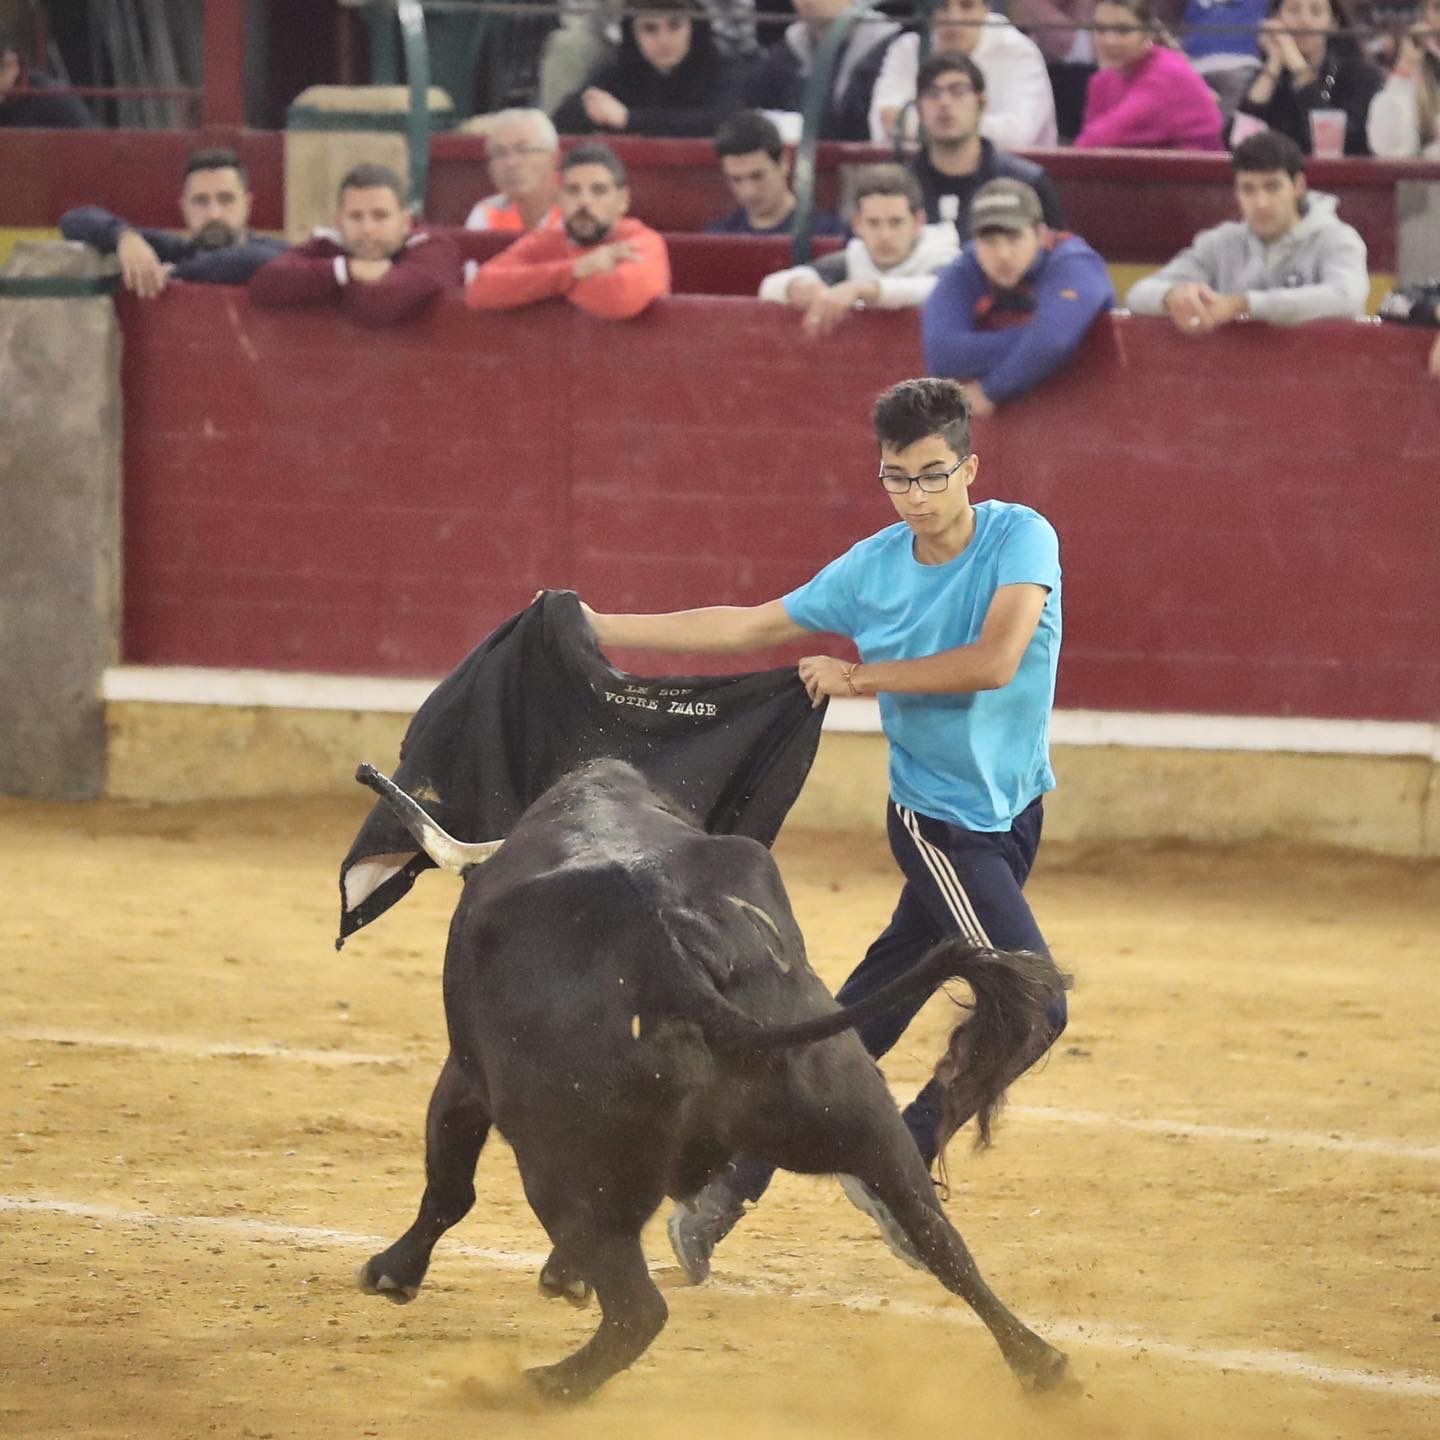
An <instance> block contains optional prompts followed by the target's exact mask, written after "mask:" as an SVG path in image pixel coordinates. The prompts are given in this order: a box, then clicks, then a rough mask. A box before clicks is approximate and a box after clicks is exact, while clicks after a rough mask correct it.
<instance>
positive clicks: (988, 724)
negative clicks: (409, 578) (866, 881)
mask: <svg viewBox="0 0 1440 1440" xmlns="http://www.w3.org/2000/svg"><path fill="white" fill-rule="evenodd" d="M873 418H874V424H875V435H876V439H877V440H878V441H879V446H880V475H879V479H880V484H881V486H882V487H883V488H884V490H885V493H886V494H887V495H888V496H889V499H890V502H891V503H892V504H893V505H894V507H895V510H896V512H897V513H898V515H899V517H900V522H899V523H898V524H895V525H890V526H887V527H886V528H885V529H883V530H881V531H879V532H877V533H876V534H874V535H871V536H870V537H869V538H868V539H865V540H862V541H860V542H859V544H857V545H855V546H853V547H852V548H851V549H850V550H848V551H847V552H846V553H845V554H844V555H842V556H840V557H839V559H837V560H834V561H832V562H831V563H830V564H829V565H827V566H826V567H825V568H824V569H823V570H822V571H821V572H820V573H819V574H818V575H816V576H815V578H814V579H813V580H811V581H809V582H808V583H807V584H805V585H802V586H801V587H800V588H799V589H798V590H792V591H791V592H790V593H789V594H788V595H785V596H784V597H782V598H781V599H778V600H771V601H768V602H767V603H766V604H764V605H754V606H714V607H709V608H706V609H700V610H681V611H676V612H675V613H673V614H668V615H598V614H594V613H593V612H590V620H591V623H592V624H593V625H594V627H595V633H596V636H597V638H598V639H599V641H600V643H601V644H602V645H606V646H629V647H638V648H642V649H643V648H648V649H656V650H675V651H703V650H710V651H743V650H751V649H760V648H763V647H766V646H770V645H776V644H780V643H782V642H785V641H793V640H798V639H801V638H803V637H806V636H809V635H811V634H814V633H817V632H819V633H828V634H839V635H846V636H849V637H850V638H851V639H852V640H853V641H854V642H855V645H856V647H857V649H858V650H859V652H860V660H859V662H858V663H856V664H846V663H845V662H844V661H841V660H838V659H836V658H834V657H833V656H828V655H810V656H807V657H806V658H805V659H803V660H802V661H801V662H800V678H801V679H802V680H803V681H804V683H805V688H806V689H807V690H808V691H809V692H810V696H811V698H812V699H813V700H814V701H815V703H816V704H817V705H818V704H819V703H820V702H821V700H822V698H823V697H825V696H830V695H838V696H847V695H875V696H877V697H878V699H879V703H880V719H881V725H882V727H883V729H884V731H885V736H886V739H887V740H888V741H889V746H890V803H889V812H888V824H889V834H890V847H891V850H892V852H893V853H894V856H895V859H896V861H897V862H898V864H899V866H900V869H901V871H902V873H903V874H904V876H905V886H904V889H903V890H902V891H901V892H900V900H899V903H898V905H897V906H896V908H895V914H894V916H893V917H892V919H891V921H890V924H889V926H888V927H887V928H886V929H885V931H884V933H883V934H881V935H880V936H879V938H878V939H876V941H875V942H874V944H872V945H871V946H870V949H869V951H868V952H867V953H866V955H865V958H864V959H863V960H862V961H861V962H860V965H859V966H858V967H857V968H856V970H855V971H854V973H853V974H852V975H851V976H850V978H849V979H848V980H847V981H846V982H845V984H844V985H843V986H842V987H841V989H840V992H839V996H838V998H839V999H840V1001H841V1002H842V1003H845V1004H849V1003H853V1002H855V1001H857V1000H861V999H864V998H865V997H866V996H867V995H869V994H871V993H872V992H874V991H875V990H877V989H879V988H880V986H882V985H884V984H886V983H887V982H888V981H890V980H892V979H894V978H895V977H896V976H897V975H898V974H901V973H903V972H904V971H905V970H907V969H909V968H910V967H911V966H912V965H914V964H915V963H916V961H918V960H919V959H920V957H921V956H922V955H924V954H925V953H926V951H927V950H929V949H930V947H931V946H932V945H934V944H935V943H936V941H938V940H940V939H942V938H943V937H945V936H947V935H953V934H956V933H959V934H961V935H963V936H965V937H966V938H968V939H970V940H973V941H974V942H976V943H977V944H980V945H986V946H993V947H995V948H997V949H1003V950H1034V951H1039V952H1041V953H1046V946H1045V941H1044V938H1043V937H1042V936H1041V934H1040V929H1039V927H1038V926H1037V925H1036V923H1035V918H1034V916H1033V915H1032V914H1031V913H1030V907H1029V905H1027V904H1026V902H1025V897H1024V895H1023V894H1022V893H1021V887H1022V886H1023V885H1024V883H1025V879H1026V877H1027V876H1028V874H1029V872H1030V867H1031V865H1032V864H1033V863H1034V859H1035V851H1036V848H1037V847H1038V845H1039V843H1040V825H1041V797H1042V796H1043V795H1044V793H1045V792H1046V791H1047V790H1050V789H1053V788H1054V785H1055V777H1054V774H1053V773H1052V772H1051V769H1050V760H1049V728H1050V710H1051V706H1052V704H1053V702H1054V695H1055V670H1056V663H1057V661H1058V659H1059V654H1060V556H1059V544H1058V541H1057V539H1056V536H1055V531H1054V530H1053V529H1052V528H1051V526H1050V524H1049V522H1048V521H1047V520H1045V519H1044V517H1043V516H1041V515H1039V514H1037V513H1036V512H1035V511H1034V510H1031V509H1029V508H1028V507H1026V506H1024V505H1012V504H1008V503H1006V502H1005V501H1002V500H985V501H982V502H981V503H980V504H978V505H972V504H971V503H970V486H971V484H972V483H973V482H974V480H975V474H976V471H977V469H978V467H979V457H978V456H976V455H975V454H973V453H972V452H971V449H970V414H969V407H968V404H967V402H966V398H965V394H964V391H963V390H962V388H961V387H960V386H959V385H958V384H956V383H955V382H954V381H953V380H907V381H904V382H903V383H902V384H899V385H896V386H894V387H893V388H892V389H890V390H887V391H886V392H885V393H884V394H883V395H881V396H880V398H879V399H878V400H877V401H876V403H875V409H874V416H873ZM922 1003H923V1002H922V1001H921V1000H917V1001H916V1002H915V1003H914V1004H913V1005H910V1006H906V1007H897V1008H896V1009H893V1010H891V1011H888V1012H886V1013H885V1014H883V1015H881V1016H879V1017H878V1018H876V1019H875V1020H873V1021H871V1022H869V1023H867V1024H865V1025H862V1026H861V1027H860V1028H859V1031H858V1033H859V1035H860V1039H861V1040H862V1041H863V1042H864V1044H865V1046H866V1048H867V1049H868V1050H869V1051H870V1053H871V1054H872V1055H874V1056H877V1057H878V1056H881V1055H884V1054H885V1053H886V1051H888V1050H889V1049H890V1048H891V1047H892V1046H893V1045H894V1044H895V1042H896V1041H897V1040H898V1039H899V1038H900V1035H901V1033H902V1032H903V1031H904V1029H905V1027H906V1026H907V1025H908V1024H909V1023H910V1021H911V1020H912V1019H913V1018H914V1016H915V1014H916V1013H917V1012H918V1011H919V1009H920V1007H921V1004H922ZM1049 1020H1050V1026H1049V1028H1048V1030H1047V1031H1046V1032H1045V1033H1044V1034H1043V1035H1040V1036H1037V1037H1036V1039H1035V1042H1034V1043H1033V1044H1032V1046H1031V1047H1030V1050H1029V1052H1028V1053H1027V1054H1025V1055H1024V1057H1023V1059H1022V1061H1021V1063H1020V1064H1019V1065H1018V1066H1017V1068H1016V1071H1015V1073H1016V1074H1017V1075H1018V1074H1020V1073H1021V1072H1022V1071H1023V1070H1025V1069H1028V1068H1029V1066H1030V1065H1031V1064H1033V1063H1034V1062H1035V1060H1037V1059H1038V1058H1039V1057H1040V1056H1041V1055H1042V1054H1043V1053H1044V1052H1045V1051H1046V1050H1047V1049H1049V1047H1050V1046H1051V1045H1052V1044H1053V1043H1054V1040H1055V1037H1056V1036H1058V1035H1059V1034H1060V1032H1061V1030H1063V1029H1064V1026H1065V997H1064V995H1063V993H1060V992H1057V993H1056V994H1055V996H1054V997H1053V1001H1052V1004H1051V1006H1050V1009H1049ZM1011 1078H1013V1077H1011ZM905 1122H906V1124H907V1125H908V1126H909V1128H910V1131H911V1133H912V1134H913V1135H914V1137H915V1143H916V1145H917V1146H918V1147H919V1149H920V1153H921V1154H922V1155H923V1156H924V1157H925V1160H926V1161H927V1163H929V1162H933V1161H934V1159H935V1157H936V1154H937V1152H938V1150H939V1148H940V1145H941V1143H942V1137H941V1136H940V1134H939V1133H938V1132H939V1126H940V1106H939V1091H938V1087H937V1086H936V1084H935V1082H934V1081H933V1080H932V1081H931V1082H930V1083H929V1084H928V1085H926V1086H925V1088H924V1089H923V1090H921V1092H920V1094H919V1095H917V1096H916V1098H915V1099H914V1101H912V1102H911V1104H910V1105H909V1107H908V1108H907V1109H906V1111H905ZM944 1138H948V1136H946V1137H944ZM773 1173H774V1167H773V1166H771V1165H769V1164H768V1163H766V1162H765V1161H762V1160H759V1159H758V1158H756V1157H752V1156H743V1155H742V1156H739V1157H737V1159H736V1160H735V1161H734V1163H733V1164H732V1165H730V1166H729V1167H727V1169H726V1170H724V1171H722V1172H721V1174H720V1175H719V1176H717V1177H716V1178H715V1179H714V1180H712V1181H711V1182H710V1183H709V1184H708V1185H707V1186H706V1187H705V1188H704V1190H702V1191H701V1192H700V1194H699V1195H697V1196H695V1197H694V1198H693V1199H692V1200H690V1201H688V1202H686V1203H685V1204H683V1205H682V1206H680V1207H679V1208H677V1210H676V1211H675V1213H674V1215H673V1216H672V1217H671V1221H670V1239H671V1243H672V1245H673V1246H674V1247H675V1253H676V1256H677V1258H678V1259H679V1261H680V1264H681V1266H682V1267H683V1269H684V1270H685V1272H686V1274H687V1276H688V1277H689V1278H690V1280H691V1282H692V1283H693V1284H698V1283H700V1281H702V1280H704V1279H705V1277H706V1276H707V1275H708V1274H709V1269H710V1255H711V1252H712V1251H713V1249H714V1247H715V1245H716V1244H718V1243H719V1241H720V1240H721V1239H722V1238H723V1237H724V1236H725V1235H726V1234H727V1233H728V1232H729V1231H730V1229H731V1227H732V1226H733V1225H734V1224H735V1222H736V1221H737V1220H738V1219H739V1218H740V1216H741V1215H742V1214H743V1213H744V1207H745V1204H746V1203H747V1202H753V1201H755V1200H757V1199H758V1198H759V1197H760V1195H761V1194H762V1193H763V1191H764V1190H765V1187H766V1186H767V1185H768V1184H769V1182H770V1177H771V1175H772V1174H773ZM841 1183H842V1185H843V1186H844V1187H845V1193H846V1194H847V1195H848V1196H849V1197H850V1199H851V1200H852V1201H854V1203H855V1204H857V1205H858V1206H859V1207H860V1208H861V1209H862V1210H864V1211H865V1212H866V1213H867V1214H869V1215H871V1216H872V1217H873V1218H874V1219H875V1220H876V1221H877V1223H878V1224H879V1225H880V1228H881V1231H882V1233H883V1234H884V1235H885V1238H886V1241H887V1242H888V1243H889V1244H890V1246H891V1248H892V1249H893V1250H895V1251H896V1253H897V1254H899V1255H900V1256H901V1257H902V1258H903V1259H906V1260H908V1261H909V1262H910V1263H911V1264H915V1265H917V1266H919V1261H918V1259H917V1258H916V1257H915V1255H914V1253H913V1251H912V1250H911V1248H910V1245H909V1241H908V1240H907V1239H906V1237H905V1236H904V1234H903V1232H902V1231H900V1229H899V1227H898V1226H897V1225H896V1224H895V1223H894V1221H893V1220H892V1218H891V1216H890V1214H889V1212H888V1211H887V1210H886V1209H885V1207H884V1206H883V1205H881V1204H880V1202H879V1200H878V1199H877V1198H876V1197H875V1196H874V1195H873V1194H871V1193H870V1192H869V1191H868V1190H867V1189H866V1188H865V1187H864V1186H862V1185H861V1184H860V1183H859V1182H858V1181H855V1180H853V1179H851V1178H849V1177H842V1180H841ZM920 1268H923V1267H920Z"/></svg>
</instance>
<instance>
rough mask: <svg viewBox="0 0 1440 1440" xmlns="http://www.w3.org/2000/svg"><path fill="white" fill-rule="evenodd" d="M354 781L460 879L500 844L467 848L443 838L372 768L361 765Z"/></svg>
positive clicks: (417, 806)
mask: <svg viewBox="0 0 1440 1440" xmlns="http://www.w3.org/2000/svg"><path fill="white" fill-rule="evenodd" d="M355 778H356V780H358V781H359V782H360V784H362V785H368V786H369V787H370V789H372V790H373V791H374V792H375V793H376V794H377V795H378V796H379V797H380V798H381V799H382V800H384V801H385V803H386V804H387V805H389V807H390V808H391V809H392V810H393V811H394V812H395V814H396V815H397V816H398V817H399V819H400V823H401V824H402V825H403V826H404V827H405V828H406V829H407V830H408V831H409V832H410V833H411V835H413V836H414V837H415V841H416V843H417V844H418V845H419V846H420V848H421V849H422V850H423V851H424V852H425V853H426V854H427V855H428V856H429V857H430V858H431V859H432V860H433V861H434V862H435V863H436V864H437V865H438V866H439V867H440V868H441V869H442V870H453V871H454V872H455V874H457V875H463V874H464V873H465V872H466V871H467V870H469V869H470V868H471V867H472V866H475V865H479V864H481V863H483V862H484V861H486V860H488V859H489V858H490V857H491V856H492V855H493V854H494V853H495V852H496V851H497V850H498V849H499V848H500V846H501V845H502V844H504V841H502V840H487V841H485V842H484V843H483V844H479V845H471V844H467V843H466V842H465V841H463V840H457V839H456V838H455V837H454V836H453V835H449V834H447V833H446V832H445V831H444V830H442V829H441V828H440V826H439V825H437V824H436V823H435V821H434V820H432V819H431V818H430V816H429V815H427V814H426V813H425V811H424V809H423V808H422V807H421V806H420V804H419V802H418V801H416V800H413V799H412V798H411V797H410V796H409V795H407V794H406V793H405V792H404V791H403V790H402V789H401V788H400V787H399V786H398V785H397V784H396V783H395V782H394V781H393V780H391V779H390V778H389V777H388V776H386V775H382V774H381V773H380V772H379V771H378V770H377V769H376V768H375V767H374V766H373V765H361V766H360V767H359V769H357V770H356V771H355Z"/></svg>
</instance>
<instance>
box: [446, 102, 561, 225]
mask: <svg viewBox="0 0 1440 1440" xmlns="http://www.w3.org/2000/svg"><path fill="white" fill-rule="evenodd" d="M559 151H560V137H559V136H558V135H557V134H556V133H555V126H554V125H553V124H551V122H550V117H549V116H548V115H547V114H546V113H545V112H544V111H543V110H502V111H500V113H499V114H498V115H496V116H495V117H494V118H493V119H492V120H491V122H490V126H489V128H488V129H487V130H486V132H485V158H486V160H488V161H489V163H490V183H491V184H492V185H493V186H494V187H495V193H494V194H493V195H487V196H486V197H485V199H483V200H480V201H478V202H477V203H476V205H475V207H474V209H472V210H471V211H470V214H469V215H468V216H466V218H465V228H466V229H467V230H506V231H512V230H513V231H520V230H551V229H554V228H555V227H556V226H557V225H559V224H560V206H559V204H558V203H557V201H558V198H559V195H560V176H559V174H558V173H557V171H556V169H555V157H556V156H557V154H558V153H559Z"/></svg>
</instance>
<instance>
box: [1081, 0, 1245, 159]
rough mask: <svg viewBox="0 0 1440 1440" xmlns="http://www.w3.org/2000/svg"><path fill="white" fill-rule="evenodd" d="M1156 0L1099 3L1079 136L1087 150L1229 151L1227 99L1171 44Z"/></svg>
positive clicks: (1112, 0) (1116, 0)
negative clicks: (1224, 115)
mask: <svg viewBox="0 0 1440 1440" xmlns="http://www.w3.org/2000/svg"><path fill="white" fill-rule="evenodd" d="M1168 39H1169V37H1168V36H1167V35H1166V34H1165V32H1164V31H1163V29H1162V28H1161V26H1160V25H1159V23H1158V22H1157V21H1156V19H1155V9H1154V4H1153V0H1100V3H1099V4H1097V5H1096V6H1095V58H1096V59H1097V60H1099V62H1100V65H1101V67H1102V68H1101V69H1100V70H1099V71H1097V72H1096V74H1095V75H1094V76H1093V77H1092V78H1091V81H1090V88H1089V90H1088V91H1087V92H1086V96H1085V124H1084V126H1083V127H1082V128H1081V131H1080V133H1079V135H1077V136H1076V137H1075V146H1076V148H1077V149H1087V150H1102V149H1104V150H1127V149H1128V150H1223V149H1224V148H1225V147H1224V144H1223V142H1222V141H1221V138H1220V132H1221V128H1222V122H1221V119H1220V104H1219V102H1218V101H1217V100H1216V99H1215V94H1214V91H1212V90H1211V89H1210V87H1209V86H1208V85H1207V84H1206V83H1205V82H1204V81H1203V80H1202V79H1201V78H1200V76H1199V75H1198V74H1197V73H1196V72H1195V71H1194V70H1193V69H1192V68H1191V65H1190V62H1189V61H1188V60H1187V59H1186V58H1185V57H1184V56H1183V55H1181V54H1180V52H1179V51H1178V50H1173V49H1171V48H1170V46H1169V45H1168V44H1167V43H1166V42H1167V41H1168Z"/></svg>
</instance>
